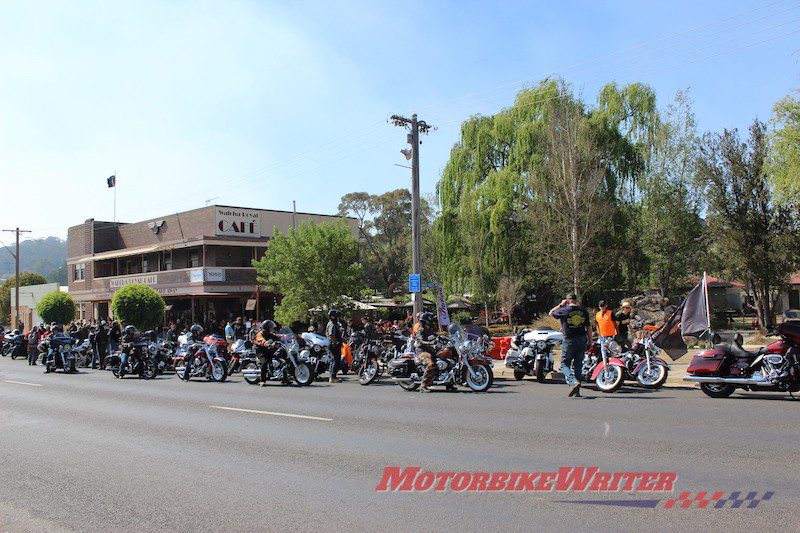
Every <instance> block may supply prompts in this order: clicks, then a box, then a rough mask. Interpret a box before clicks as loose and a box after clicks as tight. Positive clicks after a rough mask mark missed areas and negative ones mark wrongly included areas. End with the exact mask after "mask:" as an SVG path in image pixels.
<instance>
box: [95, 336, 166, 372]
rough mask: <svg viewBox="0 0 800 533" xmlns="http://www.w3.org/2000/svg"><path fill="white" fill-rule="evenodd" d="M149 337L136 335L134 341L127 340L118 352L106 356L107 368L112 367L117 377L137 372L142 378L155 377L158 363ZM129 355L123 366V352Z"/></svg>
mask: <svg viewBox="0 0 800 533" xmlns="http://www.w3.org/2000/svg"><path fill="white" fill-rule="evenodd" d="M149 344H150V343H149V342H148V340H147V338H142V337H136V338H134V340H133V342H125V343H122V345H121V346H120V350H119V352H117V353H113V354H111V355H109V356H108V357H106V359H105V365H106V368H109V369H111V373H112V374H114V377H115V378H118V379H119V378H122V377H124V375H125V374H137V375H138V376H139V378H140V379H153V378H155V377H156V376H157V375H158V365H156V361H155V359H153V357H152V355H151V353H150V350H149V349H148V347H149ZM122 353H125V354H126V355H127V358H126V361H125V366H124V367H122V366H121V363H122V357H121V354H122Z"/></svg>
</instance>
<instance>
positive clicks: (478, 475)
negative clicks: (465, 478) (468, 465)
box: [469, 472, 489, 492]
mask: <svg viewBox="0 0 800 533" xmlns="http://www.w3.org/2000/svg"><path fill="white" fill-rule="evenodd" d="M488 480H489V472H475V473H474V474H473V475H472V483H470V486H469V491H470V492H475V491H481V492H483V491H485V490H486V482H487V481H488Z"/></svg>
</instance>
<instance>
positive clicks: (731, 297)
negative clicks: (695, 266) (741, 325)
mask: <svg viewBox="0 0 800 533" xmlns="http://www.w3.org/2000/svg"><path fill="white" fill-rule="evenodd" d="M707 282H708V303H709V307H711V309H712V310H713V309H719V310H723V309H735V310H737V311H741V310H742V304H743V303H744V302H745V296H746V292H745V285H744V283H740V282H738V281H728V280H724V279H721V278H715V277H713V276H708V278H707Z"/></svg>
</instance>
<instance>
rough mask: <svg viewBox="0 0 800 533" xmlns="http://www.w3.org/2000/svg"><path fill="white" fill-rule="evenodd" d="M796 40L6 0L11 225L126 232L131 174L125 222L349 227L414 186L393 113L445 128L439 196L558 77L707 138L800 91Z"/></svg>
mask: <svg viewBox="0 0 800 533" xmlns="http://www.w3.org/2000/svg"><path fill="white" fill-rule="evenodd" d="M725 19H727V20H725ZM699 26H703V27H702V28H699V29H696V30H694V31H692V30H693V28H697V27H699ZM798 31H800V2H798V1H793V2H791V1H782V2H775V1H771V2H770V1H768V0H764V1H754V2H733V1H719V2H716V1H707V2H706V1H704V2H697V1H693V2H690V1H671V2H641V1H636V2H634V1H630V2H627V1H625V2H623V1H617V2H611V1H607V2H602V1H594V2H588V1H587V2H571V3H570V2H561V3H559V2H522V1H508V2H444V1H438V2H437V1H428V2H424V1H419V2H416V1H410V2H402V3H398V2H377V1H374V2H347V1H342V2H255V1H254V2H243V1H230V0H226V1H217V2H203V1H193V2H182V1H166V0H163V1H160V2H146V1H135V2H124V1H111V2H107V1H106V2H88V1H75V2H67V1H60V2H44V1H39V2H37V1H13V0H5V1H4V2H2V3H0V72H2V78H0V79H1V80H2V83H0V180H2V191H3V208H2V209H0V226H2V227H3V228H7V227H14V226H17V225H20V226H22V227H28V228H30V229H33V230H34V233H33V234H32V235H33V236H35V237H42V236H47V235H58V236H65V235H66V228H67V227H68V226H70V225H74V224H77V223H80V222H82V221H83V220H84V219H86V218H90V217H94V218H97V219H106V220H110V219H111V218H112V194H111V191H110V189H107V188H106V187H105V178H106V177H107V176H109V175H111V174H112V173H114V172H115V171H116V173H117V175H118V176H119V188H118V191H117V192H118V197H117V212H118V218H119V219H120V220H127V221H137V220H143V219H146V218H152V217H156V216H159V215H163V214H165V213H171V212H175V211H179V210H186V209H191V208H194V207H199V206H202V205H205V201H206V200H209V199H214V200H213V203H220V204H230V205H242V206H252V207H261V208H270V209H287V210H288V209H291V207H292V200H296V201H297V207H298V210H300V211H310V212H323V213H333V212H335V210H336V207H337V205H338V202H339V198H340V197H341V196H342V195H343V194H345V193H347V192H351V191H357V190H366V191H368V192H371V193H379V192H383V191H386V190H391V189H394V188H398V187H407V186H408V181H409V179H408V178H409V176H408V170H407V169H405V168H401V167H398V166H394V164H395V163H397V164H405V160H404V159H403V158H402V156H401V155H400V153H399V150H400V149H402V148H404V147H405V134H404V132H403V131H402V130H401V129H400V128H395V127H392V126H391V125H389V124H387V122H386V119H387V118H388V116H389V115H391V114H392V113H401V114H410V113H413V112H417V113H418V114H419V115H420V118H422V119H426V120H428V122H430V123H431V124H434V125H437V126H439V128H438V130H436V131H435V132H432V133H431V134H430V135H429V136H428V137H427V138H424V140H423V145H422V152H421V154H422V163H421V172H422V188H423V193H427V194H431V193H433V191H434V188H435V183H436V180H437V179H438V177H439V174H440V172H441V169H442V168H443V166H444V165H445V163H446V161H447V157H448V153H449V150H450V147H451V146H452V145H453V143H454V142H455V141H456V140H457V138H458V128H459V124H460V122H461V121H462V120H464V119H465V118H467V117H468V116H469V115H471V114H475V113H492V112H495V111H497V110H499V109H501V108H502V107H504V106H506V105H508V104H509V103H510V102H511V101H512V100H513V95H514V92H516V91H517V90H519V89H520V88H521V87H523V86H524V83H512V82H518V81H521V80H527V83H532V82H534V81H536V80H538V79H540V78H541V77H543V76H544V75H546V74H548V73H560V74H561V75H562V76H563V77H564V78H565V79H566V80H567V81H568V82H570V83H572V84H574V86H575V88H576V90H577V91H579V92H580V93H582V94H583V95H584V98H585V99H586V100H587V101H590V102H593V101H594V99H595V96H596V94H597V90H598V88H599V87H600V86H602V85H603V84H605V83H607V82H609V81H617V82H619V83H626V82H631V81H642V82H646V83H649V84H651V85H652V86H653V87H654V88H655V89H656V91H657V94H658V96H659V101H660V103H661V104H665V103H666V102H667V101H668V100H669V99H670V98H671V97H672V95H674V93H675V91H677V90H679V89H682V88H686V87H689V88H690V89H691V93H690V94H691V96H692V98H693V99H694V102H695V112H696V114H697V119H698V125H699V126H700V128H701V130H719V129H721V128H724V127H729V128H730V127H739V128H743V127H746V126H747V125H748V123H749V122H750V121H752V119H753V118H755V117H759V118H761V119H765V120H766V119H768V118H769V116H770V109H771V106H772V104H773V103H774V102H775V101H776V100H777V99H779V98H781V97H782V96H784V95H786V94H787V93H788V92H790V91H791V90H792V89H794V88H797V87H800V33H793V34H791V35H786V36H782V35H783V34H786V33H789V32H798ZM760 41H768V42H763V43H760V44H757V43H759V42H760ZM751 45H753V46H751ZM738 48H741V49H739V50H736V49H738ZM625 50H627V51H625ZM619 51H624V52H622V53H616V52H619ZM718 54H719V55H718ZM711 55H717V57H712V58H709V59H704V58H706V57H707V56H711ZM603 56H605V57H603ZM684 63H690V64H684ZM576 64H580V65H579V66H575V65H576ZM6 236H7V237H8V235H6ZM0 238H2V239H3V242H7V240H8V239H6V238H5V237H0Z"/></svg>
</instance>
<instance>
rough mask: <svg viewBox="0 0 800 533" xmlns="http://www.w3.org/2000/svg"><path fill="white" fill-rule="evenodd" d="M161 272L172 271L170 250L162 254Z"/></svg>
mask: <svg viewBox="0 0 800 533" xmlns="http://www.w3.org/2000/svg"><path fill="white" fill-rule="evenodd" d="M161 270H172V250H166V251H164V252H163V253H162V255H161Z"/></svg>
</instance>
